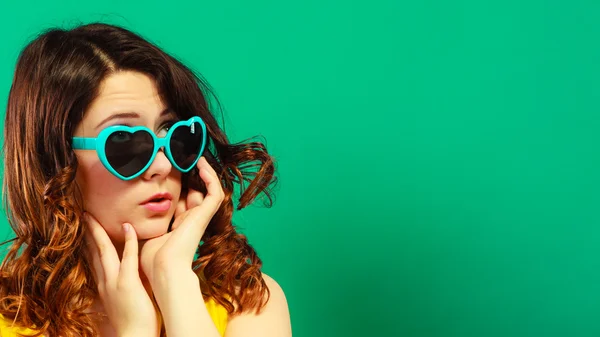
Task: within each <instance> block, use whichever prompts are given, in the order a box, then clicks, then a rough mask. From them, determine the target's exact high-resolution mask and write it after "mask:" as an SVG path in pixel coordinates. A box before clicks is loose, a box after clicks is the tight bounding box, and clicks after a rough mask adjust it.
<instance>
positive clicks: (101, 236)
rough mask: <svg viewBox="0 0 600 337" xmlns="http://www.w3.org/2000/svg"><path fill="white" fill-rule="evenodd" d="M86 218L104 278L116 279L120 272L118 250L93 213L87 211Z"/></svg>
mask: <svg viewBox="0 0 600 337" xmlns="http://www.w3.org/2000/svg"><path fill="white" fill-rule="evenodd" d="M86 220H87V221H86V223H87V225H88V230H89V231H90V235H91V237H92V241H93V242H94V244H95V246H96V249H97V254H98V258H99V259H100V264H101V268H102V270H103V271H104V280H105V281H106V282H111V281H112V280H115V279H116V277H117V275H118V272H119V265H120V262H119V255H118V254H117V250H116V249H115V246H114V245H113V243H112V241H111V240H110V238H109V237H108V234H106V231H105V230H104V228H103V227H102V226H101V225H100V223H98V221H97V220H96V219H95V218H94V217H93V216H92V215H91V214H89V213H86Z"/></svg>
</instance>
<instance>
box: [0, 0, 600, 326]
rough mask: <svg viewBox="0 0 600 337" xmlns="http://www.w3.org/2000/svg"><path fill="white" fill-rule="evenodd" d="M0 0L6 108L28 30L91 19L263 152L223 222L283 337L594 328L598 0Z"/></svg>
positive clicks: (599, 260)
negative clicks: (265, 159)
mask: <svg viewBox="0 0 600 337" xmlns="http://www.w3.org/2000/svg"><path fill="white" fill-rule="evenodd" d="M0 1H3V2H0V3H1V5H0V31H2V37H1V38H0V39H1V42H2V45H1V47H0V92H1V95H0V103H1V104H2V105H3V106H4V105H5V102H6V96H7V94H8V90H9V88H10V83H11V80H12V72H13V70H14V64H15V61H16V57H17V55H18V53H19V51H20V49H21V48H22V47H23V46H24V45H25V43H26V42H27V41H29V40H30V39H31V38H33V37H34V35H35V34H36V33H37V32H38V31H39V30H41V29H43V28H49V27H52V26H55V25H58V26H63V27H72V26H73V25H75V24H77V23H79V22H89V21H95V20H103V21H107V22H111V23H117V24H121V25H124V26H126V27H128V28H130V29H133V30H134V31H136V32H138V33H140V34H142V35H143V36H145V37H147V38H148V39H150V40H151V41H153V42H155V43H157V44H158V45H159V46H161V47H163V48H164V49H165V50H167V51H168V52H170V53H172V54H174V55H176V56H177V57H179V58H181V59H182V60H183V61H184V62H186V63H187V64H188V65H190V66H191V67H192V68H194V69H195V70H197V71H199V72H201V73H202V74H203V75H204V76H205V77H206V78H207V80H208V81H209V82H210V83H211V84H212V85H213V86H214V87H215V89H216V92H217V95H218V96H219V98H220V99H221V100H222V102H223V105H224V108H225V120H226V127H227V132H228V134H229V136H230V137H231V139H232V140H233V141H240V140H243V139H245V138H247V137H250V136H254V135H263V136H264V137H265V138H266V140H267V146H268V149H269V150H270V152H271V153H272V154H273V155H274V156H275V157H276V159H277V160H278V172H279V177H280V184H279V187H278V189H277V199H276V203H275V206H274V207H273V208H271V209H267V208H261V207H256V206H255V207H251V208H249V209H245V210H243V211H241V212H239V213H238V214H236V215H235V218H234V220H235V222H236V224H237V225H238V226H240V228H241V229H242V230H243V232H244V233H246V234H247V235H248V236H249V238H250V242H251V243H252V244H253V245H254V246H255V247H256V249H257V250H258V252H259V254H260V256H261V257H262V258H263V260H264V270H265V272H267V273H268V274H270V275H271V276H273V277H274V278H275V279H276V280H277V281H278V282H279V283H280V284H281V286H282V287H283V288H284V290H285V292H286V294H287V298H288V301H289V305H290V310H291V315H292V324H293V331H294V336H297V337H304V336H306V337H313V336H423V337H425V336H427V337H433V336H445V337H447V336H487V337H491V336H503V337H504V336H598V335H599V334H600V317H599V316H600V291H599V289H600V257H599V256H598V255H599V254H598V251H599V248H600V227H599V225H600V216H599V215H598V204H599V202H600V198H599V190H600V174H599V169H600V160H599V156H598V145H599V144H600V139H599V136H598V130H599V127H600V117H599V115H598V114H599V107H600V103H599V102H600V100H599V99H600V85H599V84H600V83H599V82H600V44H599V33H600V23H599V22H598V18H599V17H600V16H599V14H600V3H599V2H597V1H570V2H569V1H515V0H509V1H502V2H494V3H491V2H485V1H476V0H462V1H460V0H459V1H433V0H425V1H404V2H401V1H383V0H373V1H362V2H358V1H341V0H337V1H335V0H327V1H323V0H321V1H314V0H313V1H307V0H303V1H296V2H287V1H210V2H209V1H185V2H178V3H170V4H167V2H162V1H161V2H148V1H130V2H118V1H97V3H95V4H85V5H83V4H82V2H80V1H43V2H37V3H35V4H32V2H31V1H19V2H12V1H11V2H10V3H8V0H0ZM1 228H3V229H2V231H1V232H0V238H3V237H9V236H10V229H9V228H8V226H7V225H6V222H4V223H2V224H1Z"/></svg>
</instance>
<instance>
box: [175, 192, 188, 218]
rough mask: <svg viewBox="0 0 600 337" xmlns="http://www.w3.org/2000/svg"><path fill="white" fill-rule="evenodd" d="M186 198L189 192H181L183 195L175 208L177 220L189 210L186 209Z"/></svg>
mask: <svg viewBox="0 0 600 337" xmlns="http://www.w3.org/2000/svg"><path fill="white" fill-rule="evenodd" d="M186 198H187V192H185V191H181V195H180V196H179V200H177V206H176V207H175V217H176V218H177V217H178V216H180V215H181V214H183V213H184V212H185V211H186V210H187V208H186Z"/></svg>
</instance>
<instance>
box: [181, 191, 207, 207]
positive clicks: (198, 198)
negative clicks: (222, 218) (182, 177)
mask: <svg viewBox="0 0 600 337" xmlns="http://www.w3.org/2000/svg"><path fill="white" fill-rule="evenodd" d="M203 199H204V194H202V192H200V191H196V190H192V189H190V190H189V191H188V193H187V197H186V200H185V202H186V207H187V209H192V208H194V207H196V206H200V204H201V203H202V200H203Z"/></svg>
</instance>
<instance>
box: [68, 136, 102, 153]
mask: <svg viewBox="0 0 600 337" xmlns="http://www.w3.org/2000/svg"><path fill="white" fill-rule="evenodd" d="M73 149H76V150H95V149H96V138H84V137H73Z"/></svg>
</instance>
